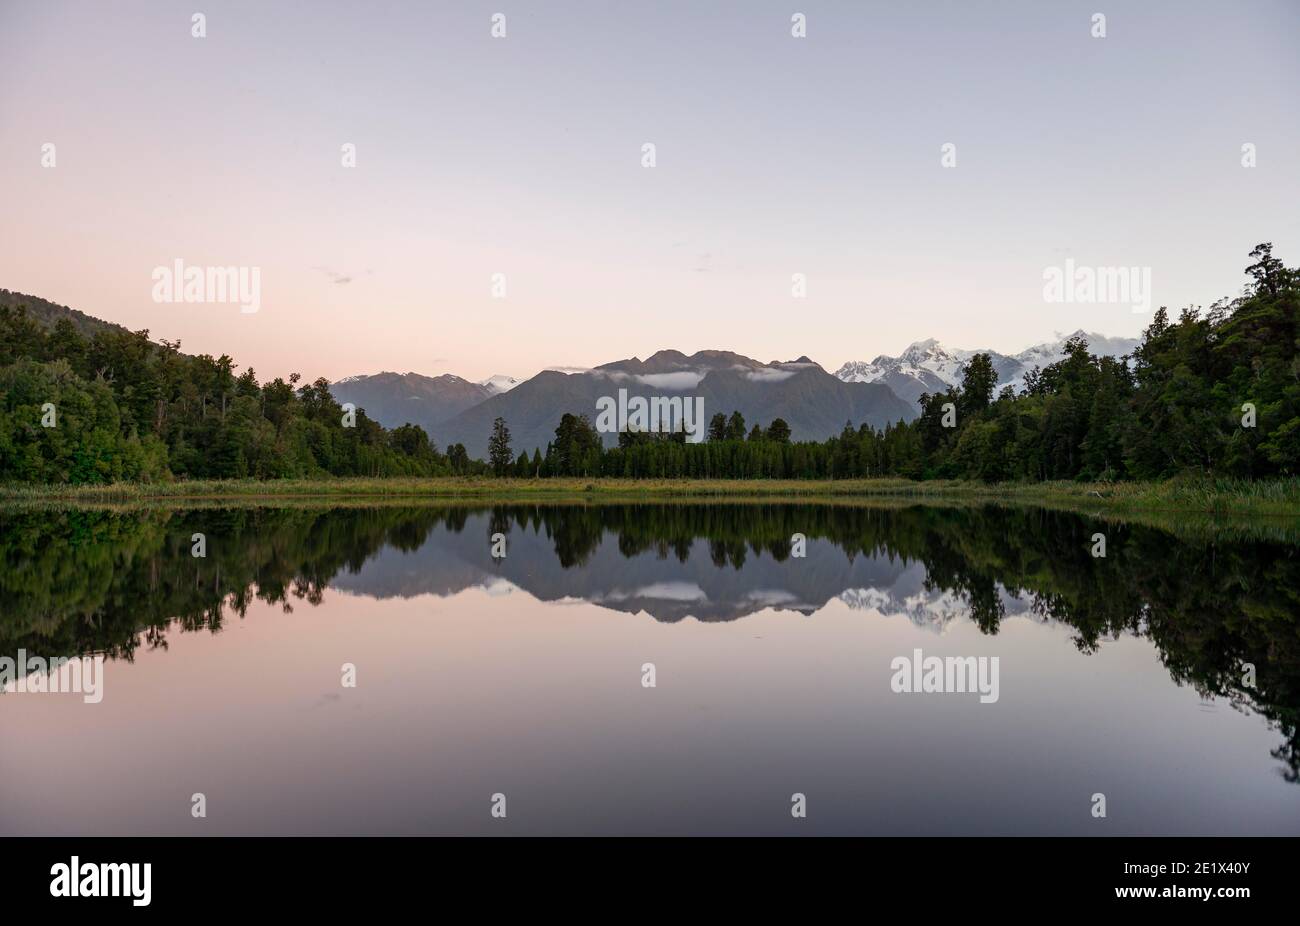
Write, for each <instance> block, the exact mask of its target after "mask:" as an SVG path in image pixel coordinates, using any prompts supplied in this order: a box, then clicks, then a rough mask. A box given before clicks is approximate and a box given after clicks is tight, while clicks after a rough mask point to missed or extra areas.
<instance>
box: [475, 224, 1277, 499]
mask: <svg viewBox="0 0 1300 926" xmlns="http://www.w3.org/2000/svg"><path fill="white" fill-rule="evenodd" d="M1250 256H1251V258H1252V259H1253V260H1254V263H1252V264H1251V265H1250V266H1249V267H1247V268H1246V273H1247V275H1248V277H1249V280H1250V282H1249V283H1248V285H1247V286H1246V288H1245V291H1244V293H1243V295H1242V296H1240V297H1238V298H1236V299H1232V300H1223V301H1220V302H1218V303H1216V304H1214V305H1213V306H1211V308H1210V309H1209V311H1207V312H1203V311H1201V310H1200V309H1197V308H1191V307H1189V308H1187V309H1184V310H1183V311H1182V312H1181V313H1180V314H1179V317H1178V318H1177V320H1171V319H1170V317H1169V313H1168V311H1167V310H1166V309H1165V308H1164V307H1162V308H1160V309H1159V310H1158V311H1157V312H1156V313H1155V315H1154V317H1153V319H1152V321H1151V324H1150V325H1149V326H1148V327H1147V328H1146V330H1145V331H1144V333H1143V337H1142V341H1141V343H1140V344H1139V346H1138V347H1137V348H1136V349H1135V350H1134V351H1133V353H1132V355H1130V356H1126V357H1118V358H1116V357H1098V356H1096V355H1094V354H1092V353H1091V352H1090V351H1089V349H1088V342H1087V341H1086V340H1085V339H1084V338H1081V337H1076V338H1072V339H1070V340H1069V341H1068V342H1067V343H1066V346H1065V356H1064V357H1063V358H1062V359H1061V360H1059V361H1057V362H1056V363H1053V364H1050V365H1049V366H1047V367H1045V368H1042V369H1039V368H1034V369H1033V370H1031V371H1030V372H1029V373H1028V374H1026V376H1025V380H1024V386H1023V388H1022V389H1021V390H1020V391H1019V392H1017V391H1016V390H1014V389H1013V388H1012V387H1010V386H1006V387H1004V388H1003V389H1002V390H1000V391H998V392H997V393H996V395H995V389H996V385H997V374H996V372H995V371H994V369H993V364H992V362H991V358H990V357H989V356H988V355H987V354H976V355H975V356H974V357H972V358H971V360H970V361H969V362H968V363H967V364H966V366H965V368H964V370H963V374H962V382H961V385H960V386H956V387H952V388H950V389H948V390H947V391H945V392H941V393H934V394H926V395H923V396H922V397H921V400H920V405H921V414H920V416H919V417H918V418H916V419H915V420H913V421H911V422H899V423H897V424H890V425H886V426H885V428H884V429H883V430H878V429H875V428H873V427H871V426H869V425H867V424H862V425H860V426H858V427H856V428H855V427H854V426H853V424H852V422H846V423H845V425H844V428H843V430H842V431H841V432H840V434H838V435H836V436H834V437H831V438H829V439H827V440H824V441H791V439H790V427H789V425H788V424H787V423H786V422H785V421H784V420H782V419H780V418H778V419H776V420H775V421H773V422H772V423H771V424H770V425H769V426H768V427H766V428H764V427H762V426H761V425H759V424H755V425H754V426H753V427H752V428H749V429H748V430H747V423H746V422H745V419H744V417H743V416H742V415H741V414H740V413H739V412H732V414H731V415H730V416H725V415H723V414H721V413H719V414H715V415H714V416H713V418H712V420H711V423H710V426H709V430H708V439H707V441H705V442H703V443H699V444H692V443H687V442H686V441H685V435H684V434H682V433H680V432H678V433H675V434H667V433H665V434H637V433H622V434H620V435H619V443H618V446H617V447H610V448H606V447H603V446H602V443H601V440H600V435H599V434H597V432H596V430H595V428H594V427H593V426H592V424H591V422H590V420H589V419H588V418H587V417H586V416H585V415H575V414H566V415H564V417H563V418H562V419H561V422H560V426H559V427H558V428H557V429H556V431H555V440H554V441H553V442H551V443H550V444H548V446H547V447H546V450H545V453H544V454H543V452H542V451H541V450H540V449H534V450H533V452H532V454H531V455H529V454H528V453H527V452H524V453H521V454H520V455H519V456H518V458H517V459H516V458H514V457H513V455H512V450H511V447H510V432H509V428H508V426H507V424H506V422H505V421H504V420H502V419H500V418H498V419H497V421H496V422H495V424H494V428H493V435H492V440H491V442H490V444H489V459H488V471H489V472H492V473H495V474H496V475H499V476H515V477H530V478H545V477H552V476H570V477H573V476H577V477H596V476H608V477H630V478H659V479H674V478H694V479H848V478H864V477H873V476H903V477H907V478H911V479H932V478H950V479H978V480H984V481H989V482H994V481H1001V480H1049V479H1095V480H1118V479H1160V478H1167V477H1171V476H1175V475H1180V474H1183V473H1187V472H1195V473H1201V474H1220V475H1228V476H1238V477H1265V476H1286V475H1295V474H1296V473H1297V472H1300V342H1298V340H1297V338H1298V337H1300V329H1298V328H1297V316H1298V314H1300V270H1296V269H1288V268H1286V267H1285V266H1284V265H1283V264H1282V262H1281V261H1280V260H1278V259H1277V258H1275V257H1273V255H1272V245H1271V244H1268V243H1265V244H1261V245H1259V246H1257V247H1256V248H1255V249H1254V250H1252V251H1251V252H1250Z"/></svg>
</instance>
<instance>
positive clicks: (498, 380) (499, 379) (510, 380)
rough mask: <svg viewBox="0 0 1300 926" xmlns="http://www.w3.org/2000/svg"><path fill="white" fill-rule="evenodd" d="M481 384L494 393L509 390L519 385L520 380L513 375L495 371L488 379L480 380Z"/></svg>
mask: <svg viewBox="0 0 1300 926" xmlns="http://www.w3.org/2000/svg"><path fill="white" fill-rule="evenodd" d="M479 385H480V386H485V387H487V388H488V389H490V390H491V391H492V394H493V395H496V394H498V393H501V392H509V391H510V390H511V389H513V388H515V387H516V386H518V385H519V380H517V379H515V378H514V377H513V376H506V375H505V374H504V373H495V374H493V375H492V376H489V377H488V378H487V379H484V380H480V381H479Z"/></svg>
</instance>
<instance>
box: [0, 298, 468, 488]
mask: <svg viewBox="0 0 1300 926" xmlns="http://www.w3.org/2000/svg"><path fill="white" fill-rule="evenodd" d="M83 318H84V316H83ZM235 371H236V366H235V363H234V362H233V361H232V360H231V358H230V357H228V356H225V355H222V356H220V357H216V358H213V357H211V356H209V355H207V354H203V355H200V356H191V355H189V354H184V353H182V352H181V350H180V344H179V343H173V342H169V341H163V342H161V343H154V342H153V341H151V340H149V332H148V331H138V332H130V331H127V330H125V329H123V328H119V327H117V326H115V325H106V324H103V325H98V326H96V327H95V328H94V329H93V332H92V331H88V330H87V329H86V326H85V324H84V323H83V324H80V325H79V324H78V323H77V320H76V319H73V318H69V317H60V318H58V319H57V320H55V321H54V324H53V326H52V327H48V326H46V325H43V324H41V323H40V322H39V321H38V320H37V319H36V318H34V317H32V316H31V315H29V313H28V312H27V311H26V310H25V308H24V307H23V306H21V305H18V306H13V305H3V304H0V480H7V481H18V482H49V483H74V484H82V483H100V482H114V481H119V480H139V481H156V480H160V479H169V478H172V477H186V478H244V477H252V478H258V479H274V478H281V477H311V476H325V475H333V476H357V475H363V476H434V475H443V474H446V473H448V472H450V469H449V467H448V461H447V458H446V457H445V456H443V455H442V454H440V453H438V451H437V448H435V447H434V446H433V444H432V443H431V442H430V440H429V436H428V435H427V434H426V433H425V432H424V430H423V429H421V428H418V427H415V426H414V425H404V426H402V427H399V428H394V429H391V430H389V429H385V428H383V427H381V426H380V425H379V424H378V423H377V422H375V421H374V420H372V419H370V418H369V417H367V415H366V414H365V411H364V410H363V409H357V410H356V411H355V414H354V415H351V416H347V415H346V413H345V410H344V408H343V407H342V406H341V405H339V403H338V402H336V401H335V400H334V398H333V396H331V395H330V391H329V383H328V382H326V381H325V380H323V379H318V380H316V381H314V382H312V383H307V384H303V385H299V376H298V375H297V374H294V375H292V376H290V377H289V381H288V382H285V381H284V380H283V379H279V378H277V379H273V380H271V381H270V382H268V383H265V384H261V383H259V382H258V381H257V374H256V372H255V371H254V370H252V369H248V370H245V371H243V372H242V373H240V374H238V375H236V372H235Z"/></svg>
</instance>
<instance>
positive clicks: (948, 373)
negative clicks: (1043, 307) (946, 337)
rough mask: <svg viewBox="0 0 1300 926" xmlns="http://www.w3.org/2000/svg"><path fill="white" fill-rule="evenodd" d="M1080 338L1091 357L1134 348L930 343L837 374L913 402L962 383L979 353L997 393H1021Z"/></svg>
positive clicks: (1098, 338)
mask: <svg viewBox="0 0 1300 926" xmlns="http://www.w3.org/2000/svg"><path fill="white" fill-rule="evenodd" d="M1072 337H1084V338H1086V339H1087V341H1088V346H1089V348H1090V349H1091V350H1092V352H1093V353H1094V354H1097V355H1099V356H1109V357H1119V356H1122V355H1124V354H1127V353H1130V352H1132V350H1133V348H1135V347H1137V345H1138V343H1139V342H1138V340H1137V339H1136V338H1110V337H1106V336H1105V335H1102V334H1097V333H1095V332H1086V331H1082V330H1080V331H1076V332H1074V333H1073V334H1071V335H1067V336H1066V337H1063V338H1060V339H1059V340H1056V341H1048V342H1045V343H1043V344H1035V345H1034V346H1033V347H1028V348H1025V349H1024V350H1022V351H1021V352H1020V353H1018V354H1014V355H1007V354H1000V353H998V352H997V351H993V350H954V349H951V348H946V347H944V346H943V345H942V344H940V343H939V342H938V341H937V340H935V339H934V338H927V339H926V340H924V341H917V342H916V343H914V344H910V345H908V347H907V350H905V351H903V353H902V354H900V355H899V356H897V357H888V356H885V355H881V356H879V357H877V358H876V359H875V360H873V361H871V362H870V363H864V362H862V361H851V362H849V363H846V364H844V365H843V366H842V367H840V368H839V369H838V370H837V371H836V372H835V375H836V376H837V377H839V378H840V379H842V380H844V381H845V382H846V383H884V384H885V385H886V386H888V387H889V388H890V389H892V390H893V391H894V393H895V394H896V395H898V397H899V398H901V399H905V400H907V401H909V402H916V401H918V400H919V399H920V398H921V394H922V393H925V392H929V393H935V392H943V391H944V390H946V389H947V388H948V387H949V386H956V385H959V384H960V383H961V376H962V369H963V368H964V367H965V365H966V362H967V361H969V360H970V358H971V357H972V356H974V355H975V354H977V353H982V354H988V355H989V359H990V360H992V361H993V369H994V371H995V372H996V373H997V374H998V388H999V389H1001V388H1002V387H1003V386H1008V385H1009V386H1012V387H1013V388H1015V389H1017V390H1019V389H1020V388H1021V387H1022V386H1023V384H1024V377H1025V374H1026V373H1028V372H1029V371H1030V370H1032V369H1033V368H1034V367H1039V368H1041V367H1045V366H1047V365H1048V364H1051V363H1055V362H1056V361H1058V360H1060V359H1061V358H1062V357H1063V356H1065V354H1064V351H1065V342H1066V341H1068V340H1069V339H1070V338H1072Z"/></svg>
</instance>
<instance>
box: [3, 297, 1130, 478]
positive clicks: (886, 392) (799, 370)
mask: <svg viewBox="0 0 1300 926" xmlns="http://www.w3.org/2000/svg"><path fill="white" fill-rule="evenodd" d="M16 305H25V306H26V307H27V310H28V312H29V314H30V315H31V316H32V317H34V318H35V319H37V320H38V321H40V322H41V323H42V324H44V325H47V326H51V327H52V326H53V325H54V324H55V323H56V322H57V321H59V320H60V319H67V320H69V321H71V322H72V323H73V325H74V326H76V328H77V329H78V331H80V332H81V333H82V334H83V335H86V336H93V335H94V334H96V333H97V332H99V331H112V330H116V331H119V332H124V331H126V329H125V328H122V327H121V326H119V325H115V324H113V323H111V322H106V321H103V320H101V319H98V318H95V317H93V316H90V315H86V314H85V313H83V312H79V311H77V310H75V309H71V308H68V307H67V306H63V305H58V304H57V303H53V302H50V301H49V300H45V299H41V298H39V297H35V296H29V295H25V294H22V293H16V292H11V291H9V290H4V289H0V306H16ZM1076 336H1081V337H1084V338H1085V339H1087V341H1088V344H1089V348H1090V349H1091V351H1092V352H1093V353H1094V354H1097V355H1102V356H1122V355H1125V354H1129V353H1131V352H1132V351H1133V349H1134V348H1136V347H1137V345H1138V343H1139V341H1138V340H1137V339H1136V338H1122V337H1115V338H1111V337H1106V336H1105V335H1101V334H1097V333H1095V332H1084V331H1082V330H1080V331H1076V332H1074V334H1072V335H1069V336H1067V337H1064V338H1060V339H1058V340H1056V341H1048V342H1045V343H1042V344H1036V345H1034V346H1032V347H1029V348H1026V349H1025V350H1023V351H1021V352H1020V353H1018V354H1012V355H1007V354H1001V353H998V352H997V351H991V350H990V351H975V350H964V349H949V348H946V347H944V346H943V345H942V344H941V343H939V341H937V340H935V339H933V338H930V339H927V340H924V341H917V342H915V343H913V344H911V345H909V346H908V347H907V349H906V350H905V351H903V353H902V354H900V355H899V356H897V357H890V356H886V355H881V356H878V357H876V359H875V360H872V361H871V362H870V363H867V362H863V361H853V362H849V363H845V364H844V365H843V366H841V367H840V368H839V370H837V371H836V372H835V374H834V375H831V374H830V373H827V372H826V370H824V369H823V368H822V367H821V366H820V365H818V364H817V363H814V362H813V361H812V360H810V359H809V358H807V357H799V358H798V359H796V360H790V361H771V362H768V363H762V362H760V361H757V360H753V359H751V358H749V357H745V356H743V355H741V354H737V353H733V352H731V351H723V350H705V351H699V352H697V353H695V354H691V355H689V356H688V355H686V354H683V353H681V352H680V351H675V350H661V351H659V352H658V353H655V354H653V355H652V356H650V357H648V358H647V359H645V360H641V359H639V358H636V357H633V358H631V359H629V360H619V361H615V362H612V363H607V364H604V365H602V366H598V367H594V368H592V369H589V370H581V371H576V372H572V371H571V372H561V371H558V370H544V371H543V372H541V373H538V374H537V375H536V376H534V377H532V378H531V379H528V380H525V381H520V380H518V379H515V378H513V377H510V376H505V375H500V374H498V375H495V376H491V377H489V378H488V379H485V380H481V381H478V382H474V381H471V380H467V379H464V378H462V377H460V376H456V375H453V374H450V373H445V374H443V375H441V376H425V375H422V374H419V373H413V372H412V373H405V374H402V373H390V372H384V373H375V374H372V375H360V376H349V377H346V378H345V379H342V380H339V381H338V382H337V383H335V384H333V385H332V386H331V387H330V390H331V392H332V393H333V395H334V397H335V398H336V399H337V400H338V401H340V402H351V403H353V404H355V405H356V406H357V407H358V408H364V409H365V410H366V412H367V414H369V415H370V416H371V417H372V418H374V419H375V420H376V421H379V422H380V423H381V424H383V425H384V426H386V427H397V426H400V425H402V424H405V423H407V422H410V423H412V424H418V425H419V426H421V427H422V428H424V429H425V431H426V432H428V433H429V434H430V435H431V436H432V437H433V438H434V440H436V441H437V443H438V445H439V446H440V447H443V448H445V447H447V446H449V445H450V444H453V443H460V444H464V445H465V448H466V450H467V451H468V452H469V454H470V455H471V456H474V457H480V458H482V457H485V456H486V453H487V438H488V434H489V432H490V431H491V428H492V422H493V419H495V418H496V417H497V416H498V415H499V416H501V417H503V418H504V419H505V420H506V422H507V424H508V425H509V427H510V430H511V435H512V438H513V440H512V444H513V447H514V450H515V451H516V452H518V451H521V450H526V451H529V452H531V451H532V450H533V449H534V448H545V447H546V445H547V443H548V442H550V441H551V440H552V438H553V437H554V434H555V428H556V426H557V425H558V424H559V419H560V417H561V416H562V415H563V414H564V413H565V412H573V413H575V414H586V415H588V416H589V417H590V418H592V419H593V420H594V419H595V417H596V401H597V399H599V398H601V397H603V396H616V395H617V393H618V390H619V389H620V388H624V389H627V390H628V393H629V395H643V396H646V397H649V396H652V395H667V396H673V395H681V396H683V397H686V396H691V397H695V396H699V397H701V398H702V399H703V400H704V417H705V421H706V423H707V420H708V419H709V418H711V417H712V416H713V415H714V414H715V413H718V412H721V413H722V414H724V415H730V414H731V412H732V411H739V412H740V413H741V414H742V415H743V416H744V417H745V420H746V422H747V423H748V425H750V426H752V425H754V424H762V425H764V426H766V425H768V424H771V422H772V421H773V419H775V418H783V419H785V421H786V423H788V424H789V425H790V430H791V436H792V437H793V439H795V440H824V439H825V438H827V437H830V436H831V435H833V434H837V433H839V431H840V429H841V428H843V426H844V423H845V422H846V421H850V422H852V423H853V424H854V425H858V424H862V423H863V422H866V423H867V424H870V425H872V426H873V427H876V428H883V427H884V426H885V425H886V424H890V423H894V422H897V421H899V420H904V421H910V420H912V419H913V418H915V417H916V415H917V413H918V409H917V405H916V403H917V400H918V399H919V398H920V396H921V394H922V393H925V392H930V393H934V392H943V391H945V390H947V389H948V388H949V387H950V386H956V385H959V384H960V382H961V375H962V369H963V367H964V366H965V364H966V363H967V361H969V360H970V358H971V357H972V356H973V355H974V354H976V353H987V354H989V356H990V358H991V360H992V361H993V367H994V370H995V371H996V372H997V374H998V387H999V388H1001V387H1002V386H1006V385H1010V386H1012V387H1014V388H1016V389H1019V388H1020V387H1021V385H1022V384H1023V381H1024V376H1025V374H1026V373H1027V372H1028V371H1029V370H1031V369H1033V368H1034V367H1039V368H1041V367H1045V366H1047V365H1048V364H1051V363H1054V362H1055V361H1057V360H1059V359H1060V358H1061V357H1062V356H1063V355H1064V354H1063V349H1064V347H1065V343H1066V341H1067V340H1068V339H1069V337H1076ZM604 439H605V441H606V443H607V444H610V445H612V444H614V443H616V442H617V439H618V438H617V434H606V435H604Z"/></svg>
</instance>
